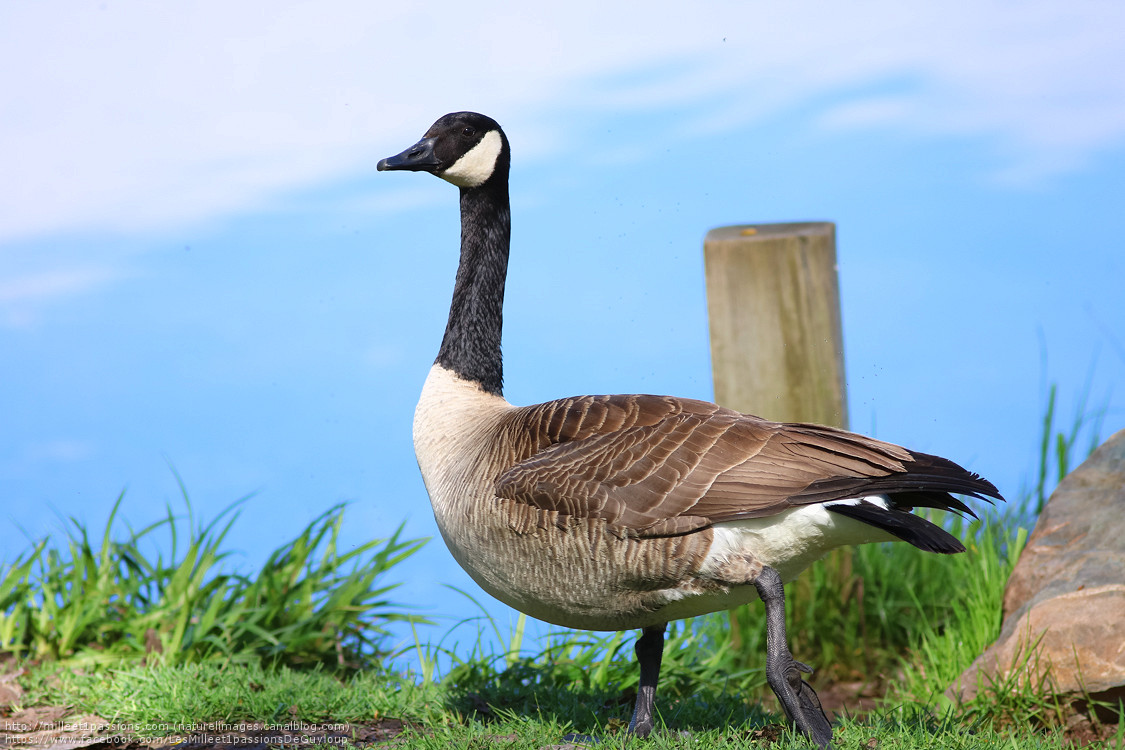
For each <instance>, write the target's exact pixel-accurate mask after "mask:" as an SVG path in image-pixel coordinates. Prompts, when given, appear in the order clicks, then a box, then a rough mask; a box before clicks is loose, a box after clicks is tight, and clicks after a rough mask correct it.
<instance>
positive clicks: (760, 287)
mask: <svg viewBox="0 0 1125 750" xmlns="http://www.w3.org/2000/svg"><path fill="white" fill-rule="evenodd" d="M703 256H704V267H705V273H706V277H707V310H708V317H709V318H710V322H711V372H712V377H713V378H714V382H715V401H716V402H717V403H719V404H722V405H723V406H727V407H730V408H732V409H737V410H738V411H742V412H747V413H750V414H755V415H757V416H759V417H764V418H766V419H773V420H777V421H781V422H816V423H818V424H826V425H832V426H835V427H844V428H847V426H848V406H847V391H846V389H845V385H844V342H843V332H842V328H841V325H840V292H839V285H838V282H837V276H836V227H835V225H834V224H832V223H830V222H813V223H804V224H755V225H749V226H735V227H721V228H719V229H712V230H711V231H710V232H708V233H707V238H706V239H705V240H704V243H703Z"/></svg>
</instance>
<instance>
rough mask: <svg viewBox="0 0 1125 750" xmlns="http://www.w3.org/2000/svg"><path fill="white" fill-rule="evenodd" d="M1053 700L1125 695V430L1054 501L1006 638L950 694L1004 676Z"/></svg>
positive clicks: (1014, 593)
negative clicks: (1050, 694)
mask: <svg viewBox="0 0 1125 750" xmlns="http://www.w3.org/2000/svg"><path fill="white" fill-rule="evenodd" d="M1012 677H1014V678H1016V679H1018V680H1019V681H1020V682H1021V684H1026V683H1025V682H1024V681H1030V684H1031V685H1032V686H1035V687H1037V688H1038V689H1040V690H1051V691H1052V692H1054V693H1055V694H1056V695H1060V696H1064V697H1069V698H1081V697H1083V696H1085V695H1090V696H1091V697H1093V698H1095V699H1110V700H1112V701H1113V702H1116V698H1117V697H1118V696H1121V695H1125V430H1122V431H1120V432H1118V433H1117V434H1115V435H1113V437H1111V438H1110V439H1109V440H1107V441H1106V442H1105V443H1103V444H1102V445H1101V447H1099V448H1098V449H1097V450H1096V451H1094V453H1093V454H1092V455H1091V456H1090V457H1089V458H1088V459H1087V460H1086V461H1085V462H1084V463H1083V464H1082V465H1081V466H1079V467H1078V468H1077V469H1075V470H1074V471H1073V472H1071V473H1070V474H1068V475H1067V476H1066V478H1065V479H1063V481H1062V482H1061V483H1060V484H1059V486H1058V488H1057V489H1056V490H1055V491H1054V492H1053V493H1052V494H1051V498H1050V499H1049V500H1048V501H1047V506H1046V507H1045V508H1044V509H1043V513H1042V514H1041V515H1040V516H1039V520H1038V522H1037V523H1036V524H1035V530H1034V531H1033V532H1032V534H1031V537H1030V538H1029V539H1028V541H1027V546H1026V547H1025V549H1024V551H1023V554H1022V555H1020V559H1019V562H1018V563H1017V564H1016V567H1015V570H1013V571H1012V576H1011V578H1010V579H1009V581H1008V587H1007V590H1006V591H1005V593H1004V621H1003V625H1002V626H1001V631H1000V637H999V638H998V639H997V640H996V642H995V643H994V644H992V645H991V646H989V647H988V649H986V650H985V652H984V653H983V654H982V655H981V656H980V657H979V658H977V660H976V661H974V662H973V664H972V665H971V666H970V667H969V668H968V669H967V670H966V671H965V673H964V674H962V675H961V677H959V678H958V679H957V680H956V681H955V682H954V683H953V685H952V686H950V689H949V692H948V695H949V696H950V697H952V698H959V699H960V700H962V701H967V700H970V699H971V698H973V697H974V696H975V695H976V694H977V692H978V690H979V689H980V688H981V687H982V686H984V685H988V684H989V681H990V680H996V679H997V678H1001V679H1006V678H1012Z"/></svg>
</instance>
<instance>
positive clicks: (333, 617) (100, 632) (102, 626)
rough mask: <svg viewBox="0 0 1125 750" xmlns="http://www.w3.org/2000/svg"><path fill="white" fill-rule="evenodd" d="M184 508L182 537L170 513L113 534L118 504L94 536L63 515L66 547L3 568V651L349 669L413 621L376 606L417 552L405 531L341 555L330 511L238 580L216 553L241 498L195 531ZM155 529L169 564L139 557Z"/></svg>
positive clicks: (102, 660) (339, 513)
mask: <svg viewBox="0 0 1125 750" xmlns="http://www.w3.org/2000/svg"><path fill="white" fill-rule="evenodd" d="M184 500H185V504H186V505H187V507H188V521H187V527H188V528H187V530H186V532H185V531H184V529H183V526H182V524H181V522H180V521H179V520H178V519H177V518H176V517H175V515H174V514H173V513H172V510H171V508H168V509H167V513H166V516H165V517H164V518H163V519H161V520H159V521H156V522H155V523H152V524H150V525H149V526H146V527H144V528H143V529H141V530H140V531H133V530H132V529H129V530H128V531H127V532H126V533H125V534H124V537H123V538H122V539H114V538H113V535H114V533H115V532H117V531H118V528H117V526H118V524H117V510H118V506H119V505H120V502H121V498H120V497H119V498H118V500H117V503H115V505H114V508H113V511H112V512H111V513H110V516H109V520H108V521H107V523H106V526H105V531H104V533H103V534H102V536H101V538H100V539H99V540H97V541H93V540H91V539H90V535H89V534H88V533H87V530H86V529H85V527H83V526H82V524H80V523H78V522H77V521H75V520H73V519H71V526H70V528H69V529H68V533H67V537H66V539H65V541H64V543H63V544H62V545H61V546H56V545H53V544H52V543H51V540H49V539H43V540H40V541H38V542H36V543H34V544H33V545H32V546H31V548H30V549H29V550H28V551H26V552H25V553H23V554H22V555H19V556H17V557H16V558H15V560H14V561H13V562H12V563H10V564H9V565H7V566H5V567H4V568H3V569H2V572H0V653H2V652H8V653H10V654H12V655H15V656H17V657H26V658H31V659H36V660H43V659H47V660H62V661H64V662H66V663H67V664H68V665H71V666H82V665H91V664H116V663H135V662H140V661H142V660H143V661H144V662H145V663H149V664H166V665H174V664H185V663H194V662H201V661H213V660H217V661H222V662H258V661H262V660H268V661H270V662H271V663H277V664H281V665H287V666H313V665H317V664H319V665H331V666H333V667H334V668H351V669H357V668H360V667H363V666H368V665H370V663H371V661H372V660H373V659H377V658H379V656H380V654H379V644H380V641H381V639H382V637H383V635H384V634H385V624H386V623H387V622H390V621H393V620H412V621H416V622H420V621H422V618H419V617H417V616H416V615H412V614H408V613H405V612H402V611H400V609H399V608H398V607H396V605H394V604H393V603H392V602H390V601H389V600H387V599H386V598H385V597H386V595H387V594H388V593H389V592H390V591H391V590H392V589H393V588H394V587H395V586H396V585H397V584H386V583H384V582H383V578H384V576H385V574H386V573H387V572H388V571H389V570H391V569H392V568H393V567H394V566H395V565H396V564H397V563H399V562H401V561H402V560H403V559H405V558H406V557H408V556H410V555H411V554H413V553H414V552H415V551H417V550H418V549H419V547H421V545H422V544H423V541H420V540H410V541H404V540H401V539H400V532H401V527H400V529H398V530H396V531H394V533H392V534H391V536H390V537H389V538H387V539H375V540H372V541H370V542H368V543H367V544H364V545H362V546H360V547H357V548H355V549H352V550H350V551H348V552H341V551H340V550H339V549H338V547H337V539H338V535H339V531H340V526H341V523H342V522H343V513H344V508H343V506H339V505H338V506H335V507H333V508H330V509H329V510H327V511H325V513H323V514H322V515H321V516H319V517H318V518H316V519H315V520H314V521H312V523H310V524H309V525H308V526H307V527H306V528H305V529H304V530H303V531H301V532H300V533H299V534H298V535H297V536H296V537H295V538H294V539H292V540H291V541H290V542H288V543H287V544H285V545H283V546H281V547H279V548H278V549H277V550H275V551H274V552H273V553H272V554H271V555H270V556H269V559H268V560H267V561H266V563H265V564H264V565H263V566H262V568H261V570H260V571H259V572H258V574H257V575H255V576H246V575H243V574H242V573H239V572H237V571H234V570H231V569H230V566H229V565H227V564H226V558H227V557H228V556H229V555H230V552H228V551H224V550H223V549H222V545H223V542H224V541H225V539H226V536H227V533H228V532H229V531H230V528H231V525H232V524H233V523H234V521H235V520H236V518H237V517H238V513H237V511H236V506H237V503H236V504H235V505H232V506H230V507H228V508H227V510H225V511H223V512H222V513H221V514H219V516H218V517H216V518H215V519H214V520H212V521H211V522H210V523H208V524H206V525H203V524H200V525H198V526H196V525H195V524H194V523H193V519H192V517H191V513H190V508H191V506H190V502H188V501H187V495H186V493H185V495H184ZM159 531H164V532H165V533H166V534H167V535H168V537H169V540H168V541H169V544H168V545H166V548H170V549H171V555H170V558H169V559H168V560H164V559H163V557H162V556H161V555H157V556H156V557H155V559H154V558H152V557H151V556H147V557H146V555H145V554H144V552H143V545H142V542H143V541H145V540H146V537H148V536H150V535H152V534H155V533H157V532H159ZM185 533H186V537H185Z"/></svg>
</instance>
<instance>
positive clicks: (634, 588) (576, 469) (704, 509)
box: [377, 112, 1003, 747]
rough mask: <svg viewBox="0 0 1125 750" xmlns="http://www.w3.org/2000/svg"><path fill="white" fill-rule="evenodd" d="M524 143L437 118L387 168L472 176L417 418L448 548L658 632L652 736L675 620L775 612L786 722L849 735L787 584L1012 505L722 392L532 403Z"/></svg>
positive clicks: (639, 717)
mask: <svg viewBox="0 0 1125 750" xmlns="http://www.w3.org/2000/svg"><path fill="white" fill-rule="evenodd" d="M510 164H511V151H510V147H509V144H508V138H507V136H506V135H505V133H504V131H503V130H502V129H501V128H500V126H499V125H498V124H497V123H496V121H495V120H493V119H491V118H489V117H486V116H485V115H481V114H478V113H475V112H454V113H451V114H447V115H445V116H443V117H441V118H440V119H438V120H437V121H436V122H435V123H434V124H433V126H432V127H430V129H429V130H427V131H426V133H425V135H424V136H423V137H422V139H421V140H419V141H418V142H417V143H416V144H415V145H413V146H411V147H410V148H408V149H406V150H405V151H403V152H402V153H399V154H397V155H395V156H391V157H388V158H386V159H382V160H380V161H379V162H378V165H377V168H378V170H379V171H392V170H409V171H422V172H430V173H431V174H434V175H436V176H438V177H440V178H442V179H444V180H446V181H447V182H450V183H452V184H453V185H455V186H457V187H458V188H459V189H460V210H461V255H460V264H459V266H458V267H457V275H456V279H455V282H454V287H453V299H452V303H451V305H450V309H449V319H448V323H447V325H446V328H445V334H444V337H443V338H442V341H441V346H440V348H439V349H438V354H437V358H436V359H435V361H434V363H433V366H432V367H431V369H430V371H429V374H428V376H427V377H426V380H425V384H424V385H423V387H422V393H421V397H420V399H419V401H418V404H417V408H416V410H415V414H414V425H413V432H414V447H415V453H416V455H417V459H418V466H419V468H420V470H421V473H422V477H423V480H424V482H425V486H426V491H427V493H428V494H429V497H430V501H431V504H432V506H433V512H434V518H435V519H436V522H437V526H438V529H439V530H440V533H441V535H442V538H443V539H444V541H445V543H446V545H447V546H448V548H449V551H450V552H451V553H452V555H453V557H454V558H455V559H456V560H457V562H458V563H459V564H460V565H461V566H462V567H463V568H464V569H465V570H466V571H467V572H468V574H469V576H471V577H472V579H473V580H474V581H476V583H478V584H479V585H480V586H481V588H483V589H484V590H485V591H486V592H488V593H489V594H491V595H492V596H494V597H495V598H497V599H499V600H500V601H502V602H504V603H505V604H508V605H510V606H511V607H514V608H515V609H517V610H519V611H521V612H524V613H526V614H527V615H529V616H531V617H534V618H537V619H539V620H543V621H546V622H548V623H552V624H554V625H559V626H563V627H569V628H579V629H586V630H598V631H618V630H630V629H640V630H641V635H640V637H639V638H638V640H637V641H636V643H635V646H634V648H635V652H636V657H637V661H638V664H639V668H640V683H639V689H638V690H637V695H636V701H635V705H634V708H633V715H632V719H631V721H630V723H629V729H628V731H629V732H630V733H632V734H635V735H638V736H642V737H643V736H647V735H648V734H649V733H650V732H652V730H653V727H654V723H655V711H654V701H655V697H656V687H657V682H658V679H659V675H660V661H661V654H662V652H663V646H664V633H665V629H666V626H667V624H668V622H670V621H672V620H677V619H681V618H686V617H692V616H695V615H701V614H705V613H708V612H714V611H719V610H724V609H730V608H732V607H735V606H737V605H741V604H744V603H747V602H750V601H753V600H754V599H761V600H762V602H763V603H764V605H765V615H766V617H765V620H766V643H767V658H766V674H767V681H768V683H769V685H770V687H771V688H772V689H773V691H774V692H775V693H776V695H777V697H778V700H779V701H780V703H781V706H782V708H783V710H784V711H785V714H786V716H787V717H788V718H789V720H790V721H791V722H792V724H793V725H794V726H795V727H796V728H797V729H798V730H799V731H800V732H801V733H803V734H804V735H805V736H806V737H807V738H808V739H809V740H811V741H812V742H813V743H815V744H816V745H818V746H820V747H830V746H831V738H832V728H831V725H830V724H829V721H828V719H827V717H826V716H825V714H824V711H823V710H822V709H821V706H820V701H819V699H818V698H817V696H816V693H815V691H814V690H813V689H812V687H811V686H810V685H809V684H808V683H807V682H806V681H805V680H804V679H802V676H801V675H802V674H807V673H811V672H812V669H811V668H810V667H809V666H807V665H806V664H803V663H802V662H799V661H797V660H796V659H795V658H794V657H793V655H792V653H791V652H790V650H789V647H788V645H787V642H786V634H785V593H784V584H785V583H786V582H788V581H790V580H792V579H793V578H794V577H795V576H796V575H797V574H798V573H800V572H801V571H802V570H803V569H805V568H806V567H807V566H808V565H810V564H811V563H812V562H814V561H815V560H817V559H818V558H820V557H822V556H823V555H824V554H825V553H827V552H828V551H829V550H831V549H833V548H835V547H838V546H841V545H852V544H863V543H869V542H882V541H894V540H902V541H905V542H909V543H910V544H913V545H914V546H915V547H918V548H919V549H922V550H925V551H928V552H937V553H954V552H962V551H964V547H963V546H962V544H961V543H960V542H959V541H958V540H957V539H956V538H955V537H953V536H952V535H951V534H949V533H948V532H947V531H945V530H944V529H942V528H941V527H940V526H938V525H935V524H933V523H931V522H930V521H928V520H926V519H924V518H922V517H920V516H917V515H914V514H912V513H911V510H912V509H913V508H918V507H922V508H935V509H940V510H945V511H954V512H957V513H962V514H964V513H968V514H972V511H971V510H970V508H969V507H968V506H967V505H965V503H963V502H962V501H961V500H959V499H957V498H955V497H953V496H952V495H951V494H949V493H958V494H961V495H964V496H969V497H973V498H977V499H981V500H986V501H988V502H991V500H989V498H995V499H1000V500H1002V499H1003V498H1001V496H1000V494H999V492H998V491H997V490H996V487H994V486H993V485H992V484H991V483H990V482H988V481H987V480H985V479H983V478H981V477H980V476H978V475H976V474H973V473H970V472H968V471H966V470H965V469H963V468H962V467H960V466H959V465H957V464H955V463H953V462H952V461H949V460H947V459H944V458H940V457H938V456H932V455H927V454H925V453H919V452H917V451H911V450H907V449H906V448H902V447H900V446H898V445H893V444H891V443H886V442H882V441H879V440H875V439H873V438H869V437H864V436H862V435H858V434H854V433H851V432H846V431H843V430H840V429H835V428H831V427H824V426H819V425H814V424H784V423H777V422H771V421H767V420H764V419H760V418H758V417H754V416H751V415H748V414H742V413H739V412H736V411H733V410H730V409H726V408H723V407H721V406H717V405H715V404H711V403H707V402H704V401H699V400H694V399H689V398H675V397H670V396H654V395H641V394H637V395H600V396H590V395H587V396H575V397H572V398H563V399H559V400H556V401H548V402H546V403H542V404H536V405H533V406H514V405H512V404H510V403H508V401H507V400H505V398H504V396H503V366H502V358H501V353H500V338H501V329H502V323H503V316H502V308H503V303H504V287H505V280H506V275H507V264H508V252H509V245H510V238H511V211H510V206H509V197H508V174H509V168H510Z"/></svg>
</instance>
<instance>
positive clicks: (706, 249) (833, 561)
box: [703, 222, 862, 652]
mask: <svg viewBox="0 0 1125 750" xmlns="http://www.w3.org/2000/svg"><path fill="white" fill-rule="evenodd" d="M703 259H704V271H705V275H706V278H707V315H708V318H709V319H710V322H711V377H712V379H713V380H714V383H715V402H716V403H718V404H721V405H723V406H726V407H729V408H731V409H737V410H738V411H742V412H748V413H750V414H755V415H757V416H759V417H765V418H766V419H773V420H777V421H780V422H816V423H819V424H826V425H832V426H834V427H844V428H847V426H848V406H847V403H848V402H847V392H846V389H845V385H844V335H843V329H842V327H841V324H840V291H839V284H838V281H837V275H836V225H835V224H832V223H831V222H810V223H803V224H753V225H747V226H736V227H720V228H718V229H712V230H711V231H710V232H708V233H707V237H706V239H705V240H704V241H703ZM851 559H852V551H851V549H847V548H845V549H841V550H836V551H835V552H833V553H832V554H831V555H829V557H828V559H827V560H826V561H825V562H824V563H823V564H825V565H827V566H828V571H829V575H830V576H831V577H832V578H833V579H834V580H837V581H838V582H839V583H840V584H841V590H851V589H850V588H848V589H845V587H844V584H845V583H847V584H849V586H850V584H851V583H852V581H851V579H852V574H851V570H852V567H851ZM818 564H821V563H818ZM861 584H862V582H861ZM791 585H793V584H791ZM796 585H801V579H798V581H797V582H796ZM748 606H749V605H746V606H742V607H738V608H736V609H732V610H730V612H729V613H728V617H729V618H730V636H731V643H732V645H733V646H734V649H735V651H736V652H737V651H740V650H741V647H742V642H743V638H744V637H745V631H744V628H746V629H757V628H758V627H759V624H760V618H759V617H754V616H753V615H748V616H746V617H745V618H743V617H742V616H741V615H740V614H739V613H740V611H744V610H747V608H748ZM861 613H862V610H861ZM861 616H862V615H861ZM744 623H745V624H744Z"/></svg>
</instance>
